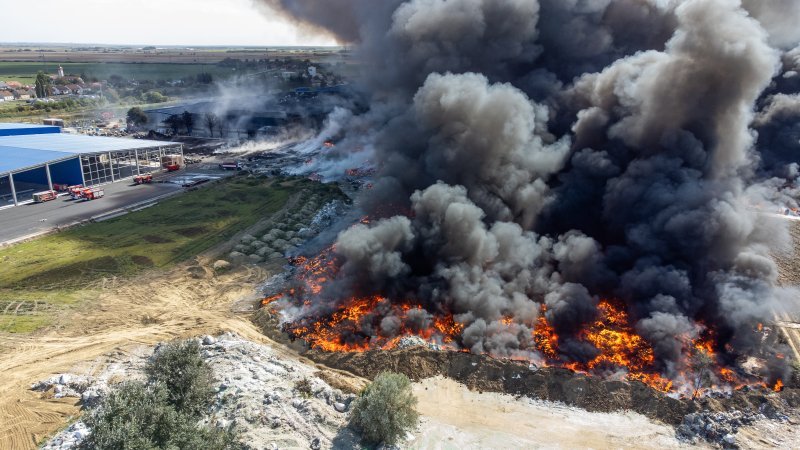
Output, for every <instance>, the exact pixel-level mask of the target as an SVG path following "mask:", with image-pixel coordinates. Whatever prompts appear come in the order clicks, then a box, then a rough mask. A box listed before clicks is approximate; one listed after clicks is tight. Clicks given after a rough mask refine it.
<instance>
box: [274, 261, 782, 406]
mask: <svg viewBox="0 0 800 450" xmlns="http://www.w3.org/2000/svg"><path fill="white" fill-rule="evenodd" d="M292 264H293V265H294V266H295V269H296V273H295V279H296V280H297V281H298V283H297V284H296V285H295V286H294V287H293V288H291V289H289V290H287V291H286V292H284V293H280V294H276V295H273V296H271V297H268V298H266V299H264V300H263V301H262V305H263V306H268V305H270V306H276V305H277V309H281V308H283V307H284V306H285V305H282V303H283V302H282V301H285V303H286V304H291V305H293V306H295V307H298V306H299V307H300V309H301V311H302V312H301V313H300V314H299V315H297V317H300V319H294V318H292V317H289V318H287V319H288V321H287V322H286V323H285V325H284V331H285V332H287V333H288V334H289V335H290V336H291V337H292V338H296V339H302V340H304V341H305V342H307V343H308V344H309V345H310V346H311V347H312V348H316V349H319V350H323V351H329V352H364V351H368V350H374V349H384V350H388V349H392V348H395V347H396V346H397V344H398V342H400V340H401V339H403V338H405V337H411V336H414V337H418V338H421V339H423V340H425V341H428V342H429V343H431V344H433V345H436V346H438V347H440V348H446V349H449V350H457V351H467V349H465V348H463V347H462V346H461V345H460V343H461V333H462V331H463V330H464V325H463V324H461V323H459V322H458V321H457V320H456V319H455V317H454V315H453V313H452V312H451V311H427V310H425V308H424V306H423V305H422V304H421V303H420V302H418V301H416V300H414V299H403V300H396V299H392V300H390V299H388V298H386V297H384V296H380V295H367V296H355V297H352V298H349V299H346V300H344V301H343V300H342V299H338V298H333V299H331V301H330V304H332V305H335V306H333V307H331V308H329V309H327V310H326V309H324V304H325V303H326V302H325V301H324V299H325V298H326V295H329V294H331V293H330V292H327V291H326V287H327V286H328V283H329V282H330V281H332V280H334V279H335V276H336V273H337V271H338V267H339V261H338V260H337V257H336V255H335V248H334V247H331V248H328V249H327V250H325V251H323V252H321V253H320V254H319V255H318V256H316V257H314V258H303V257H298V258H295V259H293V260H292ZM331 290H335V289H331ZM312 299H314V301H312ZM320 300H322V301H320ZM320 308H322V309H320ZM415 313H422V314H423V315H426V316H428V317H432V319H431V320H428V321H427V322H426V323H425V324H423V325H422V326H420V325H419V324H418V323H416V322H413V321H411V320H409V318H410V317H411V316H412V315H415ZM546 313H547V311H546V308H545V307H544V306H542V311H541V314H540V315H539V317H538V319H537V320H536V322H535V323H533V324H528V325H530V328H531V329H532V330H533V332H532V336H531V338H532V342H533V347H534V348H533V349H532V350H534V351H535V352H537V353H538V354H540V355H541V356H542V360H543V361H544V363H545V365H546V366H556V367H564V368H567V369H570V370H573V371H575V372H581V373H587V374H595V375H602V376H607V377H624V378H627V379H629V380H637V381H641V382H643V383H645V384H647V385H649V386H651V387H653V388H655V389H658V390H660V391H663V392H672V393H677V394H680V395H685V396H692V397H695V396H698V395H701V394H703V393H704V392H705V391H710V390H723V389H736V388H739V387H742V386H744V385H754V384H756V385H762V386H764V387H770V388H772V389H774V390H775V391H780V390H781V389H782V387H783V382H782V381H781V380H777V382H776V383H775V384H774V385H773V386H767V385H766V384H765V383H764V382H762V381H758V380H755V379H752V377H749V376H747V375H743V374H741V373H739V372H737V371H735V370H733V369H731V368H729V367H725V366H724V365H723V364H722V363H721V362H720V360H719V358H718V355H717V353H716V351H715V338H714V334H713V332H712V331H711V330H710V329H709V328H706V329H705V330H704V332H703V333H701V334H700V336H699V337H695V338H690V337H686V338H685V339H684V352H683V353H684V354H685V355H686V362H685V365H684V366H685V367H683V368H681V371H680V374H679V376H677V377H675V376H673V377H672V379H669V378H667V377H665V376H664V375H663V374H662V372H661V371H660V370H659V368H658V367H657V363H656V358H655V355H654V351H653V348H652V346H651V345H650V344H649V343H648V342H647V341H646V340H645V339H644V338H643V337H641V336H640V335H639V334H637V333H636V331H635V330H634V328H633V326H632V325H631V320H630V318H629V316H628V313H627V312H626V311H625V308H624V305H623V304H622V303H621V302H616V301H613V300H608V299H604V300H601V301H599V303H598V305H597V316H596V318H595V320H594V321H592V322H591V323H589V324H588V325H587V326H585V327H584V328H583V329H582V330H581V332H580V335H579V336H578V337H579V338H580V339H582V340H584V341H587V342H590V343H591V344H592V345H593V346H594V347H595V348H596V350H597V353H596V356H595V357H594V358H592V359H591V360H589V361H583V362H576V361H569V360H565V359H564V358H563V357H562V356H561V353H560V352H559V345H560V339H559V336H558V334H557V333H556V332H555V330H554V328H553V326H552V325H551V324H550V323H549V322H548V320H547V314H546ZM295 314H296V310H295ZM416 315H417V316H419V315H420V314H416ZM386 316H392V317H396V318H399V320H400V324H399V330H398V331H397V332H395V333H394V334H392V335H391V336H385V335H383V333H382V331H381V327H380V322H381V320H382V319H383V318H384V317H386ZM501 322H502V323H503V324H504V325H506V326H509V327H511V326H513V325H514V322H515V319H514V318H512V317H505V318H503V319H502V320H501ZM761 327H762V325H761V324H759V329H761ZM698 361H699V362H698ZM538 362H539V363H541V362H542V361H538Z"/></svg>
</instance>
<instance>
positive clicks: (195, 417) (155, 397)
mask: <svg viewBox="0 0 800 450" xmlns="http://www.w3.org/2000/svg"><path fill="white" fill-rule="evenodd" d="M145 372H146V373H147V375H148V381H147V383H141V382H128V383H123V384H121V385H120V386H119V387H118V388H117V389H115V390H114V391H112V392H111V393H110V394H109V395H108V396H107V397H105V398H104V399H103V400H102V401H101V402H100V405H99V406H98V407H97V408H96V409H95V410H94V411H92V412H91V413H90V414H88V415H87V417H86V418H85V419H84V421H85V423H86V426H87V427H88V428H89V430H90V434H89V436H88V437H87V438H86V439H85V440H84V441H83V442H82V443H81V445H80V448H81V449H97V450H106V449H109V450H110V449H115V450H116V449H122V450H128V449H130V450H134V449H136V450H138V449H154V450H155V449H165V450H166V449H169V450H190V449H191V450H194V449H201V448H202V449H209V450H230V449H235V448H238V445H237V444H236V443H235V438H234V436H233V434H231V433H228V432H223V431H219V430H213V429H210V428H207V427H204V426H201V425H199V422H200V419H201V418H202V417H203V414H204V413H205V412H206V411H207V410H208V407H209V405H210V404H211V402H213V400H214V390H213V388H212V373H211V368H210V367H209V366H208V365H207V364H206V363H205V361H203V359H202V357H201V355H200V344H199V343H198V342H197V341H196V340H189V341H185V342H174V343H169V344H165V345H163V346H161V347H160V348H159V349H158V350H156V352H155V354H154V355H153V357H152V358H151V359H150V361H149V362H148V363H147V365H146V366H145Z"/></svg>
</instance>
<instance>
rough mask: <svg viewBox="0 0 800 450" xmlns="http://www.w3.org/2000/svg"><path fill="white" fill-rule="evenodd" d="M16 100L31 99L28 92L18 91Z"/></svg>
mask: <svg viewBox="0 0 800 450" xmlns="http://www.w3.org/2000/svg"><path fill="white" fill-rule="evenodd" d="M16 99H17V100H30V99H31V94H30V93H28V91H24V90H19V91H17V94H16Z"/></svg>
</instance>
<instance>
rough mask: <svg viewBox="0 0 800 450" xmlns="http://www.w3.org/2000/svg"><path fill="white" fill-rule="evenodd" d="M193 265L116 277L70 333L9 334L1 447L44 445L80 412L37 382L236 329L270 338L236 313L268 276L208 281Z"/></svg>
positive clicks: (0, 387)
mask: <svg viewBox="0 0 800 450" xmlns="http://www.w3.org/2000/svg"><path fill="white" fill-rule="evenodd" d="M207 264H208V261H202V262H200V265H201V266H206V265H207ZM186 267H187V266H186V265H181V266H179V267H176V268H174V269H172V270H169V271H168V272H165V273H148V274H144V275H142V276H140V277H137V278H136V279H135V280H132V281H131V280H128V281H126V282H125V283H121V282H116V281H114V280H109V281H108V282H107V283H106V287H105V288H101V290H100V295H99V296H98V298H97V299H96V301H94V302H90V303H91V304H87V305H85V307H83V308H81V309H80V310H79V311H76V312H74V313H72V314H71V316H70V317H66V318H65V320H64V321H63V323H64V327H63V329H61V330H56V331H51V332H49V333H46V334H42V335H39V336H34V337H31V336H20V337H17V336H13V335H12V336H4V337H3V340H4V343H3V349H2V352H0V448H2V449H33V448H36V444H37V443H39V442H40V441H41V440H42V439H44V438H45V437H47V436H48V435H50V434H52V433H53V432H54V431H56V430H57V429H59V428H60V427H62V426H64V424H65V423H67V422H68V421H69V419H70V417H72V416H75V415H76V414H77V413H78V407H77V406H76V404H75V401H74V399H73V400H52V399H47V398H44V397H43V396H42V395H41V394H39V393H35V392H32V391H30V390H29V387H30V384H31V383H32V382H34V381H36V380H40V379H44V378H47V377H50V376H52V375H54V374H58V373H62V372H67V371H71V370H73V369H74V368H75V367H76V364H77V363H78V362H81V361H83V362H86V361H93V360H97V359H98V357H100V356H101V355H104V354H107V353H110V352H113V351H121V352H125V351H126V348H131V347H132V346H137V345H153V344H155V343H157V342H159V341H165V340H171V339H176V338H180V337H187V336H196V335H198V334H204V333H214V332H221V331H234V332H236V333H238V334H240V335H241V336H243V337H245V338H247V339H249V340H252V341H255V342H264V341H265V340H266V338H265V337H264V336H263V335H262V334H261V333H260V332H259V331H258V330H257V329H256V328H255V327H254V326H253V325H252V324H251V322H250V320H249V318H248V316H247V315H245V314H240V313H239V314H237V313H236V312H235V311H233V310H232V308H231V305H234V304H238V303H241V302H239V301H240V300H241V299H247V298H252V296H253V288H254V286H255V283H257V282H258V281H260V280H262V279H263V276H264V274H263V271H261V270H258V269H252V268H251V269H241V270H239V271H236V272H233V273H230V274H226V275H224V276H213V275H212V274H211V271H210V270H207V271H206V273H207V276H206V277H205V278H201V279H197V278H194V277H193V276H192V274H190V273H189V272H187V270H186ZM195 276H196V275H195ZM87 370H88V371H89V372H90V373H91V371H92V368H91V367H84V368H83V371H87Z"/></svg>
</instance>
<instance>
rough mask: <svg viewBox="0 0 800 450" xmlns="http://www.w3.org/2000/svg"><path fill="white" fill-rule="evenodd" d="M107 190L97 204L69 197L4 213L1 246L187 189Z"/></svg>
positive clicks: (122, 186)
mask: <svg viewBox="0 0 800 450" xmlns="http://www.w3.org/2000/svg"><path fill="white" fill-rule="evenodd" d="M103 189H105V191H106V196H105V197H104V198H101V199H98V200H94V201H75V200H72V199H70V198H69V197H68V196H67V197H59V198H57V199H56V200H53V201H50V202H47V203H39V204H36V203H31V204H28V205H20V206H17V207H14V208H7V209H3V210H0V243H3V242H8V241H11V240H14V239H19V238H22V237H25V236H29V235H32V234H36V233H41V232H46V231H50V230H52V229H54V228H57V227H63V226H66V225H70V224H73V223H75V222H79V221H82V220H86V219H90V218H92V217H94V216H97V215H100V214H103V213H107V212H109V211H113V210H115V209H119V208H122V207H125V206H128V205H132V204H135V203H139V202H144V201H147V200H149V199H152V198H154V197H158V196H161V195H164V194H168V193H171V192H175V191H180V190H182V189H183V188H181V187H180V186H179V185H177V184H171V183H154V184H149V185H144V186H132V183H131V181H130V180H127V181H121V182H119V183H113V184H108V185H105V186H103Z"/></svg>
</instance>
